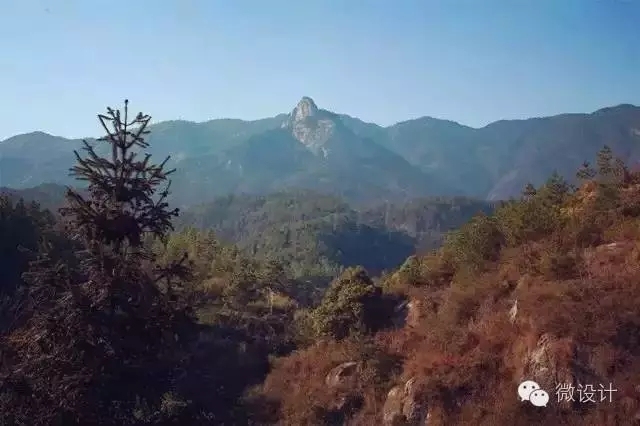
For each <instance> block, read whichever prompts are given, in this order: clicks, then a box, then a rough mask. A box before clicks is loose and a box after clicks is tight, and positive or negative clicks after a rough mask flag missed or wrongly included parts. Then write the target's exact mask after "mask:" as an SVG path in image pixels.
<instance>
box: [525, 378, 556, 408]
mask: <svg viewBox="0 0 640 426" xmlns="http://www.w3.org/2000/svg"><path fill="white" fill-rule="evenodd" d="M518 396H519V397H520V400H521V401H529V402H531V404H533V405H535V406H536V407H546V406H547V403H548V402H549V394H548V393H547V392H546V391H545V390H544V389H541V388H540V385H539V384H537V383H536V382H534V381H533V380H525V381H524V382H522V383H520V385H519V386H518Z"/></svg>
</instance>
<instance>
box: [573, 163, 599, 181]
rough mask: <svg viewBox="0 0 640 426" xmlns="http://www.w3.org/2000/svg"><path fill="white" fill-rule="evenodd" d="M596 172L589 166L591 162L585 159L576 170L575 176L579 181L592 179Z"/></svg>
mask: <svg viewBox="0 0 640 426" xmlns="http://www.w3.org/2000/svg"><path fill="white" fill-rule="evenodd" d="M596 174H597V172H596V170H595V169H594V168H593V167H591V164H590V163H589V162H588V161H585V162H584V163H582V166H580V168H579V169H578V171H577V172H576V177H577V178H578V179H579V180H581V181H585V180H590V179H593V178H594V177H595V176H596Z"/></svg>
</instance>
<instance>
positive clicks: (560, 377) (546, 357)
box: [520, 333, 605, 408]
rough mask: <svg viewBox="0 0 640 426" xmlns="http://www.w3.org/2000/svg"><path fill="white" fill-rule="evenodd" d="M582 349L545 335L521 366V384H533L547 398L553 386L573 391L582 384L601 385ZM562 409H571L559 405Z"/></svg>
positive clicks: (585, 352) (568, 342) (568, 402)
mask: <svg viewBox="0 0 640 426" xmlns="http://www.w3.org/2000/svg"><path fill="white" fill-rule="evenodd" d="M588 355H589V354H588V352H587V350H586V349H585V348H584V347H581V346H580V345H578V344H577V343H576V342H575V341H572V340H569V339H558V338H556V337H554V336H552V335H550V334H548V333H545V334H543V335H542V336H540V338H539V339H538V341H537V343H536V345H535V347H534V348H533V349H532V350H530V351H529V352H528V354H527V356H526V359H525V362H524V371H523V376H522V377H520V379H521V381H522V380H534V381H535V382H537V383H538V384H539V385H540V387H542V388H543V389H545V390H546V391H547V392H548V393H549V394H550V395H552V394H554V393H555V392H556V386H558V385H566V386H570V387H573V388H574V389H575V388H576V387H577V386H578V384H580V383H582V384H585V383H604V380H605V379H604V378H603V377H601V376H600V375H599V374H598V373H597V372H596V371H595V369H594V368H592V366H590V365H589V356H588ZM561 406H562V407H563V408H569V407H570V406H571V402H570V401H564V402H563V403H561Z"/></svg>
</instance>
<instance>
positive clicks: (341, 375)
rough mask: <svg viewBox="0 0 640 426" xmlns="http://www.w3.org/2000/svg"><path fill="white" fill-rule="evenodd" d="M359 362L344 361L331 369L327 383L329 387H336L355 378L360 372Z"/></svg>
mask: <svg viewBox="0 0 640 426" xmlns="http://www.w3.org/2000/svg"><path fill="white" fill-rule="evenodd" d="M358 367H359V363H357V362H355V361H349V362H343V363H342V364H340V365H338V366H337V367H334V368H333V369H331V371H329V374H327V377H326V379H325V383H326V385H327V386H329V387H336V386H341V385H344V384H346V383H347V382H349V381H351V380H353V379H355V376H356V374H357V373H358Z"/></svg>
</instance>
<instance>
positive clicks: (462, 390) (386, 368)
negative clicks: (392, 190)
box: [0, 103, 640, 426]
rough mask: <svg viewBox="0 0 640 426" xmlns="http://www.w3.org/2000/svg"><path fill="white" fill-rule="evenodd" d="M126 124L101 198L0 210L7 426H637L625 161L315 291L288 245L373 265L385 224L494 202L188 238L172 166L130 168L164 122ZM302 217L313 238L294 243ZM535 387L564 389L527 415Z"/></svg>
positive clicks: (538, 190) (336, 212)
mask: <svg viewBox="0 0 640 426" xmlns="http://www.w3.org/2000/svg"><path fill="white" fill-rule="evenodd" d="M128 117H129V115H128V110H127V103H125V110H124V112H123V113H121V112H119V111H118V112H116V111H114V110H111V109H109V110H108V112H107V114H104V115H100V116H99V118H100V120H101V122H103V123H104V124H105V126H106V128H108V129H110V130H109V132H108V134H107V135H106V137H105V138H104V140H102V141H98V142H97V143H99V144H103V146H106V147H107V149H104V150H103V151H99V152H106V153H107V154H104V155H102V156H101V155H99V154H98V153H97V151H96V150H94V148H93V145H91V144H87V145H86V146H85V151H84V152H83V153H82V154H81V155H80V157H79V159H78V162H77V164H76V166H75V167H74V169H73V173H74V174H75V176H76V177H78V178H84V179H86V180H87V181H88V187H87V190H86V191H76V190H74V189H72V188H71V189H69V190H68V191H67V193H66V202H65V204H64V208H63V209H62V210H61V213H62V214H61V215H58V216H55V215H53V214H52V213H50V212H48V211H45V210H42V208H41V207H40V206H39V205H37V203H29V202H25V201H20V200H18V201H16V200H15V199H14V198H12V197H9V196H6V195H4V196H1V197H0V233H1V235H2V238H0V252H1V253H2V258H0V262H2V263H0V267H2V268H3V269H2V271H3V273H2V274H0V423H2V424H7V425H25V424H29V425H35V426H41V425H52V424H53V425H86V424H104V425H122V424H163V425H167V424H202V425H206V424H211V425H220V424H229V425H264V424H281V425H336V424H338V425H340V424H344V425H377V424H380V425H400V424H409V425H422V424H425V423H426V424H429V425H437V424H441V425H445V424H446V425H456V424H460V425H532V424H540V425H543V424H565V425H583V424H594V425H605V426H606V425H618V424H631V423H632V422H633V421H636V419H638V418H640V392H639V390H638V388H637V383H636V379H637V377H639V376H638V375H639V374H640V357H639V355H640V315H639V314H640V312H638V303H639V302H640V293H639V292H638V289H637V283H638V282H640V271H639V270H638V267H637V265H638V264H639V261H640V172H638V171H635V170H630V169H628V168H627V167H626V166H625V165H624V163H623V162H622V161H620V160H619V159H617V158H615V156H614V154H613V152H612V151H611V150H610V149H609V148H608V147H605V148H604V149H602V150H601V151H600V153H599V154H598V157H597V162H596V165H595V167H591V166H590V165H589V164H584V165H583V167H581V168H580V169H579V170H578V174H577V179H578V180H579V181H580V182H581V183H580V186H579V188H578V189H575V188H574V187H573V186H572V185H570V184H569V183H568V182H567V181H566V180H565V179H564V178H563V177H561V176H560V175H559V174H552V175H550V177H549V178H548V179H547V181H546V182H545V183H544V184H542V185H538V186H534V185H527V186H526V187H525V188H524V191H523V192H522V196H521V198H520V199H518V200H513V201H508V202H504V203H501V204H500V205H499V206H498V207H497V208H496V209H495V210H494V209H493V208H491V209H489V210H487V211H486V213H480V214H478V215H476V216H474V217H472V218H471V219H470V220H469V221H468V222H467V223H466V224H464V225H463V226H462V227H460V228H459V229H458V230H455V231H453V232H450V233H448V234H447V236H446V237H445V238H444V243H443V245H442V246H441V247H440V248H438V249H435V250H431V251H429V252H426V253H424V252H423V253H419V254H415V255H411V256H409V257H408V258H406V260H405V261H404V262H403V263H402V265H401V266H400V267H399V268H398V269H396V270H394V271H389V272H387V273H384V274H383V275H382V276H381V277H379V279H374V278H373V277H372V275H373V274H372V273H371V272H370V271H368V270H367V269H366V268H363V267H362V266H351V267H345V268H341V269H340V270H339V271H337V272H338V273H339V275H338V276H337V277H336V278H335V279H333V280H332V281H331V283H330V284H329V285H328V287H327V288H326V291H324V292H322V293H321V294H315V293H314V292H313V291H312V292H310V291H309V282H308V280H307V279H305V278H304V277H302V276H298V275H299V274H298V273H296V271H295V270H292V269H291V264H292V263H295V262H294V260H295V261H297V259H296V258H295V256H296V255H297V254H296V253H297V251H296V250H289V251H288V250H287V246H286V244H293V242H296V244H297V241H307V242H308V244H310V247H312V249H311V250H310V251H311V252H313V253H314V254H313V255H314V256H315V255H317V254H318V253H319V254H320V255H323V254H325V253H331V250H329V252H325V251H323V250H324V248H323V247H320V244H319V243H318V240H317V238H320V240H319V241H321V242H323V243H325V244H326V247H335V248H339V249H340V250H341V251H343V253H353V256H354V258H353V259H354V260H353V262H361V263H366V262H367V261H368V259H367V256H365V255H364V253H363V252H362V251H363V250H364V247H366V244H364V243H363V242H367V244H370V245H373V246H374V248H375V245H376V244H378V241H382V243H384V244H389V241H388V240H385V238H388V237H384V235H382V236H381V235H379V234H376V233H375V232H374V231H372V229H373V230H375V227H376V226H378V225H382V224H384V226H385V227H386V229H387V231H388V230H392V229H397V230H399V231H398V232H403V235H405V237H410V236H411V235H414V236H415V237H414V238H418V237H419V236H420V234H421V233H423V232H426V233H427V234H429V232H430V231H431V230H434V229H435V230H438V231H444V230H445V228H447V227H448V226H450V225H451V224H452V223H454V222H455V221H457V220H458V219H460V218H462V217H463V216H464V215H466V214H467V213H468V212H469V211H470V210H472V209H476V207H478V206H477V205H476V204H474V202H470V201H468V200H463V199H455V200H453V201H452V200H449V201H447V200H440V201H441V202H442V203H443V204H439V203H440V201H437V202H436V201H434V200H433V199H431V200H430V201H428V202H427V203H426V204H423V203H422V202H418V201H417V202H416V204H414V205H411V207H406V206H405V207H401V208H400V209H398V210H395V211H394V210H393V209H392V208H391V206H389V205H383V206H378V207H374V208H371V209H369V210H367V209H361V210H352V209H351V208H350V207H349V206H348V205H346V204H344V203H342V202H341V201H340V200H338V199H335V198H333V197H326V198H323V197H316V196H313V197H306V196H304V195H303V194H298V196H294V197H292V195H291V194H279V195H275V196H274V197H273V198H269V197H265V198H261V197H238V198H235V197H229V198H227V199H226V201H225V199H222V200H218V201H217V203H221V205H218V206H217V207H216V208H213V209H211V210H209V207H207V206H203V207H202V210H200V211H197V210H196V211H194V212H193V213H192V214H190V215H185V216H186V217H185V218H183V220H184V222H183V223H182V224H181V226H180V229H178V230H174V229H173V223H174V222H176V223H177V219H178V218H179V217H180V215H179V211H178V210H175V209H172V208H170V207H169V205H168V204H167V203H166V196H167V194H166V191H165V185H166V184H167V182H168V179H169V178H170V177H171V173H172V172H171V171H168V170H166V169H165V167H164V165H165V163H160V164H154V163H152V162H151V161H149V160H144V161H142V160H140V158H139V157H138V156H129V154H131V150H132V149H134V150H135V149H137V150H139V151H145V150H146V149H147V143H146V142H145V140H144V138H145V137H146V133H145V130H146V129H147V125H148V123H149V121H150V117H149V116H146V115H143V114H139V115H137V116H136V118H135V119H133V120H131V121H128V120H130V118H128ZM111 148H113V149H111ZM108 153H111V154H108ZM14 196H15V195H14ZM225 203H226V204H225ZM224 206H226V207H224ZM429 206H435V207H429ZM424 210H426V212H425V211H424ZM463 210H465V211H466V213H463ZM480 210H482V209H480ZM354 215H355V217H354ZM458 215H459V216H458ZM333 217H336V218H339V219H340V220H336V221H333V220H332V218H333ZM343 218H344V219H343ZM292 220H293V223H292V224H293V227H292V228H291V229H294V230H296V229H297V228H296V226H300V232H298V231H296V232H290V233H289V236H288V237H287V229H286V228H285V229H284V230H283V229H281V228H280V230H281V231H283V233H284V237H282V236H281V235H280V234H278V233H277V231H278V230H279V226H280V225H279V224H280V223H282V222H287V223H289V222H291V221H292ZM298 222H300V223H299V225H296V223H298ZM364 223H366V225H363V224H364ZM328 224H330V225H331V228H330V229H331V232H328V229H327V228H325V226H328ZM352 224H353V226H355V227H356V228H357V227H358V226H359V227H360V231H358V232H360V233H363V234H364V236H365V237H363V239H356V241H359V244H361V245H357V244H356V245H355V247H354V246H350V244H351V242H352V241H353V240H351V239H349V238H346V239H344V240H343V239H338V238H337V237H336V236H339V235H341V234H340V232H339V231H340V229H341V227H342V226H345V227H347V228H349V227H351V226H352ZM196 226H198V227H201V228H202V229H197V228H196ZM314 226H318V227H317V228H314ZM307 228H310V229H312V230H313V231H309V232H310V233H309V234H305V233H306V232H307ZM303 229H304V232H303V231H302V230H303ZM349 231H350V232H351V231H352V230H351V229H350V230H349ZM224 232H228V234H227V235H228V237H227V238H226V239H228V240H233V239H234V238H236V239H237V241H239V242H240V243H241V242H242V241H246V243H244V244H245V246H244V247H243V248H240V247H238V246H236V245H234V244H232V243H231V242H230V241H225V239H221V238H219V236H218V234H220V233H224ZM358 232H356V234H355V235H359V234H358ZM258 235H263V236H265V238H264V239H261V238H257V236H258ZM292 235H295V237H292ZM300 235H301V236H302V237H300ZM350 235H354V234H350ZM387 235H388V234H387ZM268 236H271V238H273V242H269V243H268V244H267V243H264V244H265V246H264V247H263V246H260V245H259V243H261V242H263V241H271V240H268V239H267V238H266V237H268ZM278 238H284V243H285V244H284V247H285V250H283V251H282V253H283V254H282V255H281V256H280V257H278V256H277V254H278V252H279V250H280V249H281V247H283V242H282V240H279V239H278ZM323 238H336V240H337V241H334V242H331V241H329V240H325V239H323ZM379 238H382V240H380V239H379ZM414 242H415V241H414ZM240 243H239V244H240ZM382 243H380V244H382ZM269 244H273V245H272V246H270V245H269ZM304 244H307V243H304ZM314 245H317V246H314ZM305 247H306V246H305ZM349 250H353V251H349ZM367 250H369V251H368V252H367V253H372V255H374V256H378V255H383V254H384V250H378V251H377V249H373V248H367ZM358 252H360V253H358ZM274 255H275V256H274ZM327 256H328V255H327ZM358 256H360V257H358ZM327 258H328V259H329V257H327ZM343 260H344V259H340V258H339V257H338V258H337V259H336V262H340V261H343ZM382 260H383V261H384V258H382ZM301 264H304V261H303V260H301ZM343 266H344V264H343ZM525 379H528V380H535V381H536V382H538V383H539V384H540V385H541V387H542V388H543V389H545V390H547V392H549V395H550V397H551V400H550V402H549V404H548V406H547V407H535V406H533V405H532V404H530V403H527V402H526V401H525V402H523V401H520V399H519V397H518V394H517V388H518V384H519V383H520V382H521V381H523V380H525ZM557 384H566V385H568V386H569V385H571V386H574V387H575V388H578V387H579V386H581V385H585V384H592V385H594V386H595V388H596V390H597V389H598V387H599V385H600V384H602V385H605V386H607V385H609V384H611V385H612V386H613V387H614V388H615V389H616V392H615V393H613V394H612V395H611V398H612V399H611V401H610V402H609V401H607V402H606V403H605V402H597V403H580V402H574V403H559V402H558V401H557V400H556V397H555V387H556V385H557ZM575 397H576V399H577V393H576V395H575Z"/></svg>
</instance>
